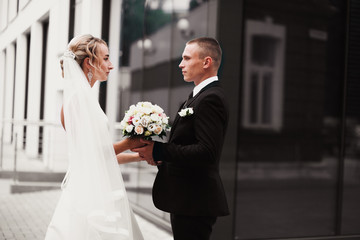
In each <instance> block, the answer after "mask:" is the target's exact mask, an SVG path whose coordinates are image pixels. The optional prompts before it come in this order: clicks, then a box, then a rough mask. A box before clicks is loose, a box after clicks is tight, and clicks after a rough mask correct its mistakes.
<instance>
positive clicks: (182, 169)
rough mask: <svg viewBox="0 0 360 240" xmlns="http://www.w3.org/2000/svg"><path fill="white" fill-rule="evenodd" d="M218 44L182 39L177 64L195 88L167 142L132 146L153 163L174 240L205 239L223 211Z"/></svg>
mask: <svg viewBox="0 0 360 240" xmlns="http://www.w3.org/2000/svg"><path fill="white" fill-rule="evenodd" d="M220 62H221V48H220V46H219V43H218V42H217V41H216V40H215V39H213V38H207V37H203V38H197V39H193V40H191V41H189V42H187V44H186V46H185V49H184V52H183V54H182V61H181V63H180V65H179V67H180V68H181V70H182V74H183V76H184V80H185V81H186V82H193V83H194V84H195V88H194V90H193V92H192V93H191V94H190V96H189V98H188V100H186V101H185V102H184V103H183V104H182V106H181V108H180V109H179V113H180V114H177V116H176V118H175V120H174V123H173V126H172V130H171V134H170V138H169V142H168V143H160V142H151V141H144V142H146V143H147V145H145V146H144V147H141V148H137V149H133V151H135V152H138V153H139V154H140V156H142V158H144V159H146V160H147V161H148V163H150V164H154V162H155V163H157V164H158V168H159V171H158V173H157V176H156V179H155V182H154V186H153V201H154V204H155V206H156V207H157V208H159V209H161V210H163V211H165V212H169V213H170V218H171V226H172V230H173V234H174V240H205V239H206V240H207V239H210V235H211V232H212V227H213V225H214V224H215V222H216V219H217V217H218V216H225V215H228V214H229V210H228V205H227V201H226V196H225V192H224V188H223V185H222V182H221V179H220V175H219V160H220V155H221V150H222V146H223V142H224V135H225V132H226V127H227V123H228V114H229V113H228V105H227V103H226V101H225V93H224V90H223V89H222V87H221V86H220V84H219V81H218V77H217V72H218V69H219V66H220Z"/></svg>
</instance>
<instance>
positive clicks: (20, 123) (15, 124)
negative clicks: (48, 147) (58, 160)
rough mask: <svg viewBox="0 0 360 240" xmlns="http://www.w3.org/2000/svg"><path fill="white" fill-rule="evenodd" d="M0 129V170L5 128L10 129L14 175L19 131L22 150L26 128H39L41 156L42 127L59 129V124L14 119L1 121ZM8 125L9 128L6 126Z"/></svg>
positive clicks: (0, 167) (40, 152) (2, 161)
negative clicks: (21, 136) (21, 135)
mask: <svg viewBox="0 0 360 240" xmlns="http://www.w3.org/2000/svg"><path fill="white" fill-rule="evenodd" d="M1 123H2V124H1V129H0V169H2V168H3V163H4V132H5V131H4V129H5V127H8V128H11V130H9V131H11V139H10V142H9V143H10V144H11V145H13V158H14V159H13V162H14V169H13V171H14V174H15V173H16V171H17V170H16V161H17V152H18V136H19V131H20V132H22V134H23V138H22V141H21V143H22V148H23V146H25V144H26V138H27V127H29V126H36V127H39V149H38V151H39V154H40V155H41V154H42V150H43V149H42V147H43V140H44V129H43V128H44V127H61V124H59V123H55V122H49V121H44V120H37V121H31V120H15V119H3V120H1ZM7 124H10V126H6V125H7Z"/></svg>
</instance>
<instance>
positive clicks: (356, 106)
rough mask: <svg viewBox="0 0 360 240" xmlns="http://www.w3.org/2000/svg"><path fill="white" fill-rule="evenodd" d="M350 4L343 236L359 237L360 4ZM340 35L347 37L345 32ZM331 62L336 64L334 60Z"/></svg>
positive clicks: (337, 50)
mask: <svg viewBox="0 0 360 240" xmlns="http://www.w3.org/2000/svg"><path fill="white" fill-rule="evenodd" d="M350 2H351V8H352V9H354V10H352V11H351V13H350V28H351V30H350V36H349V49H348V66H347V71H348V74H347V78H348V79H347V80H348V81H347V94H346V122H345V123H346V131H345V153H344V158H345V161H344V163H345V164H344V176H345V179H344V197H343V202H342V204H343V209H342V210H343V212H342V214H343V216H342V234H360V97H359V96H360V95H359V89H360V82H359V79H360V72H359V63H360V62H359V58H358V56H359V49H360V34H359V29H360V21H359V16H360V14H359V10H360V2H359V1H350ZM334 27H335V26H334ZM343 34H344V35H345V34H346V33H345V31H343ZM339 44H340V42H339ZM334 51H336V52H337V54H338V55H340V54H343V52H342V51H340V50H339V49H336V50H334ZM332 60H333V61H334V63H336V59H332ZM338 64H340V63H339V62H338ZM332 75H334V78H335V77H340V76H341V72H336V71H333V72H332Z"/></svg>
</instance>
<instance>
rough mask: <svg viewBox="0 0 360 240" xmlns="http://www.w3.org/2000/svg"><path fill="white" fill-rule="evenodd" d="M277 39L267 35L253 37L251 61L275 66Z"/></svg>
mask: <svg viewBox="0 0 360 240" xmlns="http://www.w3.org/2000/svg"><path fill="white" fill-rule="evenodd" d="M276 42H277V40H276V39H275V38H273V37H270V36H266V35H254V36H253V37H252V49H251V61H252V62H253V63H254V64H256V65H259V66H269V67H273V66H274V63H275V52H276Z"/></svg>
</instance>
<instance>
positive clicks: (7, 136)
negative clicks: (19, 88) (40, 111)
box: [3, 44, 15, 143]
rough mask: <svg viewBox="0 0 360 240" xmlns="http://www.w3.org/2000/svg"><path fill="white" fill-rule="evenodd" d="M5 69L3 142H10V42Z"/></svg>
mask: <svg viewBox="0 0 360 240" xmlns="http://www.w3.org/2000/svg"><path fill="white" fill-rule="evenodd" d="M5 61H6V70H5V103H4V108H5V109H4V119H5V121H7V122H5V123H4V139H3V140H4V142H6V143H10V142H11V135H12V124H11V123H10V122H9V121H11V120H12V117H13V105H14V104H13V97H14V80H15V79H14V70H15V69H14V68H15V47H14V44H10V45H9V46H8V47H7V48H6V60H5Z"/></svg>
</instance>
